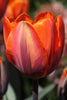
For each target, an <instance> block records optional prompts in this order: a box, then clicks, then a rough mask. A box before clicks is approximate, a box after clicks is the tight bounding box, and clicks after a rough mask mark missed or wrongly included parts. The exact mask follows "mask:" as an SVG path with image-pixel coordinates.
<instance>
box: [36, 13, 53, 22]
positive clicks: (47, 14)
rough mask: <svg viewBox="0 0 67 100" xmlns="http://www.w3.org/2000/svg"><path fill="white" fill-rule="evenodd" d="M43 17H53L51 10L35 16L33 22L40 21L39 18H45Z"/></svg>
mask: <svg viewBox="0 0 67 100" xmlns="http://www.w3.org/2000/svg"><path fill="white" fill-rule="evenodd" d="M45 18H51V19H53V18H54V17H53V14H52V13H51V12H45V13H40V14H39V15H38V16H37V17H36V19H35V22H37V21H40V20H42V19H45Z"/></svg>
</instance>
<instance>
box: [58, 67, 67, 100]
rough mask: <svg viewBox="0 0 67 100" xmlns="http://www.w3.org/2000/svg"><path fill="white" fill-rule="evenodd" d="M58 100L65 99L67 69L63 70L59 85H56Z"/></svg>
mask: <svg viewBox="0 0 67 100" xmlns="http://www.w3.org/2000/svg"><path fill="white" fill-rule="evenodd" d="M58 98H59V100H62V98H63V99H64V100H66V99H67V68H65V69H64V70H63V73H62V75H61V78H60V81H59V85H58Z"/></svg>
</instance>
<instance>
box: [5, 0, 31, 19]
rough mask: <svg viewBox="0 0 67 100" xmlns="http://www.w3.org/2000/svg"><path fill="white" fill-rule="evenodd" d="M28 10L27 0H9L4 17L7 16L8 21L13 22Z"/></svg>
mask: <svg viewBox="0 0 67 100" xmlns="http://www.w3.org/2000/svg"><path fill="white" fill-rule="evenodd" d="M28 10H29V1H28V0H9V3H8V5H7V9H6V13H5V16H7V17H8V18H9V19H10V20H13V19H15V18H16V17H17V16H18V15H19V14H21V13H22V12H28Z"/></svg>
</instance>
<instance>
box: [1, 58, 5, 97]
mask: <svg viewBox="0 0 67 100" xmlns="http://www.w3.org/2000/svg"><path fill="white" fill-rule="evenodd" d="M6 89H7V69H6V67H5V66H4V64H3V61H2V58H1V57H0V96H2V95H3V94H4V93H5V92H6Z"/></svg>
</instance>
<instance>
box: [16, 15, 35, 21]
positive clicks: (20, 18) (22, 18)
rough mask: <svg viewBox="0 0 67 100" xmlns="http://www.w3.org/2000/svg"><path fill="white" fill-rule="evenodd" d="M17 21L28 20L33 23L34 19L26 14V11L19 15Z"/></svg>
mask: <svg viewBox="0 0 67 100" xmlns="http://www.w3.org/2000/svg"><path fill="white" fill-rule="evenodd" d="M15 21H16V22H17V23H18V22H20V21H28V22H29V23H33V20H32V19H31V18H30V17H29V16H28V15H27V14H26V13H22V14H21V15H19V16H18V17H17V18H16V20H15Z"/></svg>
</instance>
